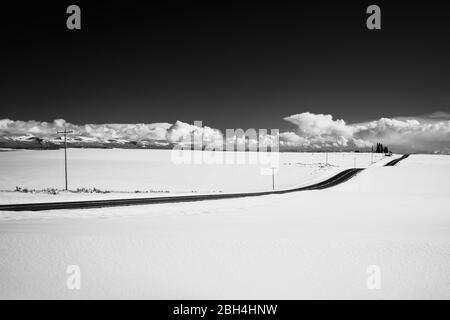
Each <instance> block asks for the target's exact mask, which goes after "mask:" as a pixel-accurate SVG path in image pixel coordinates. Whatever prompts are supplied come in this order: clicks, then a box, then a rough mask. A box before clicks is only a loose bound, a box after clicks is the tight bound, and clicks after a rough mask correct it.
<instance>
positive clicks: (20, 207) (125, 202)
mask: <svg viewBox="0 0 450 320" xmlns="http://www.w3.org/2000/svg"><path fill="white" fill-rule="evenodd" d="M407 157H408V155H404V156H402V157H400V158H398V159H395V160H392V161H390V162H388V163H387V164H386V165H385V166H394V165H396V164H397V163H398V162H399V161H401V160H403V159H406V158H407ZM362 170H364V169H362V168H354V169H346V170H344V171H341V172H339V173H338V174H336V175H334V176H332V177H331V178H328V179H327V180H325V181H321V182H318V183H315V184H312V185H309V186H305V187H300V188H293V189H286V190H275V191H264V192H246V193H226V194H208V195H190V196H172V197H155V198H131V199H110V200H88V201H66V202H41V203H24V204H7V205H0V211H44V210H61V209H92V208H106V207H119V206H134V205H148V204H157V203H179V202H193V201H205V200H220V199H233V198H244V197H256V196H265V195H272V194H285V193H291V192H298V191H308V190H323V189H326V188H330V187H334V186H336V185H338V184H340V183H343V182H345V181H347V180H349V179H351V178H352V177H354V176H355V175H356V174H358V173H359V172H361V171H362Z"/></svg>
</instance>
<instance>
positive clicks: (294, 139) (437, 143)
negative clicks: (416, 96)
mask: <svg viewBox="0 0 450 320" xmlns="http://www.w3.org/2000/svg"><path fill="white" fill-rule="evenodd" d="M449 119H450V114H448V113H444V112H435V113H432V114H430V115H422V116H418V117H398V118H392V119H391V118H381V119H379V120H374V121H369V122H364V123H356V124H346V123H345V121H343V120H333V118H332V116H331V115H323V114H312V113H309V112H305V113H301V114H297V115H292V116H289V117H287V118H285V120H287V121H289V122H291V123H293V124H295V125H296V126H297V130H296V132H295V133H292V132H290V133H284V134H281V135H280V140H281V141H283V144H284V145H289V146H290V147H298V148H299V149H302V148H306V149H308V148H335V149H342V148H350V149H351V148H370V146H372V145H373V144H375V143H377V142H381V143H383V144H384V145H387V146H389V147H390V148H391V149H392V150H394V151H395V152H403V153H408V152H429V153H434V152H443V153H446V150H448V149H449V146H450V120H449Z"/></svg>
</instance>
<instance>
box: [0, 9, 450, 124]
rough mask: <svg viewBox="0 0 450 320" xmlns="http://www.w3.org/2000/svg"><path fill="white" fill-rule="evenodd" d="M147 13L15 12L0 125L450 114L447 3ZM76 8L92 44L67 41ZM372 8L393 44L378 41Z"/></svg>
mask: <svg viewBox="0 0 450 320" xmlns="http://www.w3.org/2000/svg"><path fill="white" fill-rule="evenodd" d="M311 2H312V1H311ZM394 2H395V3H394ZM148 3H149V4H146V5H144V4H143V3H141V2H133V1H125V2H121V3H114V2H112V1H104V2H102V1H96V2H95V4H93V3H92V1H91V2H90V3H89V2H80V1H78V2H65V1H59V2H58V3H56V2H55V3H51V2H49V1H34V2H33V3H32V4H26V3H25V2H21V3H19V4H16V5H14V6H12V5H11V4H9V5H7V4H2V15H1V17H0V36H1V42H2V45H1V53H0V56H1V60H0V61H1V62H0V63H1V80H0V106H1V107H0V118H10V119H13V120H31V119H33V120H42V121H52V120H53V119H56V118H64V119H66V120H67V121H69V122H72V123H76V124H83V123H112V122H114V123H115V122H117V123H136V122H145V123H152V122H171V123H173V122H175V121H176V120H181V121H184V122H190V123H192V121H194V120H203V123H204V125H208V126H212V127H216V128H219V129H222V130H223V129H225V128H244V129H247V128H251V127H253V128H280V129H283V128H287V127H289V126H290V125H289V124H288V123H286V122H285V121H283V120H282V118H283V117H285V116H288V115H291V114H296V113H301V112H305V111H310V112H314V113H330V114H332V115H333V116H334V117H335V118H336V117H337V118H343V119H344V120H346V121H347V122H348V123H353V122H360V121H365V120H371V119H378V118H380V117H394V116H409V115H416V114H417V115H418V114H426V113H430V112H434V111H444V112H449V111H450V90H449V89H450V39H449V38H450V37H449V35H450V23H449V18H448V17H449V5H445V2H444V1H442V2H437V1H427V2H422V4H421V5H419V4H413V3H409V2H403V1H390V3H388V2H386V3H385V2H381V1H378V2H373V1H371V2H366V1H360V2H359V3H353V4H349V3H348V1H345V3H346V4H344V1H333V2H331V1H314V3H315V4H314V5H311V4H309V5H305V4H303V3H302V1H296V2H295V3H296V4H294V3H285V4H281V3H280V2H275V1H272V2H271V3H269V2H267V3H265V2H261V1H254V2H249V3H247V4H242V3H243V2H241V3H240V4H238V3H237V4H234V5H232V4H230V2H229V1H223V2H218V1H216V2H214V3H215V4H214V5H211V4H210V5H206V4H196V5H192V4H189V3H187V1H185V2H184V4H182V3H177V2H173V1H167V2H165V3H164V4H150V3H151V2H150V1H149V2H148ZM447 3H448V1H447ZM70 4H78V5H79V6H80V7H81V11H82V30H80V31H70V30H68V29H67V28H66V18H67V16H68V15H67V14H66V8H67V6H68V5H70ZM370 4H378V5H379V6H380V7H381V12H382V30H376V31H370V30H368V29H367V28H366V18H367V16H368V15H367V14H366V13H365V11H366V8H367V6H368V5H370Z"/></svg>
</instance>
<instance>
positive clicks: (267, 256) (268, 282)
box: [0, 150, 450, 299]
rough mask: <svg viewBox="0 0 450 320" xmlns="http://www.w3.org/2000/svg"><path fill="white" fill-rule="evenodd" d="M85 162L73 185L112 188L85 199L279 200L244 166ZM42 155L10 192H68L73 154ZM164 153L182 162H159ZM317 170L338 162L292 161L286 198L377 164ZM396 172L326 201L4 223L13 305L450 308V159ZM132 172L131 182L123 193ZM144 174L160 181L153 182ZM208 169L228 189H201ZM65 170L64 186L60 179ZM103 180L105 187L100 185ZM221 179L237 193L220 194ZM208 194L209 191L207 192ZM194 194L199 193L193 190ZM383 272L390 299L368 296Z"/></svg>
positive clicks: (66, 214) (20, 160) (21, 216)
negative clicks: (352, 303)
mask: <svg viewBox="0 0 450 320" xmlns="http://www.w3.org/2000/svg"><path fill="white" fill-rule="evenodd" d="M73 151H74V150H69V152H70V154H71V155H72V159H73V160H71V161H73V162H72V164H71V168H72V169H71V170H72V171H71V172H84V173H83V175H82V178H79V177H75V176H72V181H73V182H72V183H74V184H75V183H82V181H89V179H88V178H90V179H91V180H90V181H93V180H95V183H97V182H98V181H100V182H102V183H104V185H81V184H80V187H94V186H95V187H98V188H101V189H103V188H106V189H108V190H110V189H113V190H125V188H124V189H122V187H123V186H128V187H129V188H130V189H128V191H129V190H134V189H135V188H136V189H137V188H140V187H142V188H144V187H145V190H147V189H151V188H158V189H170V191H173V192H188V190H189V189H192V188H197V190H196V191H198V192H211V191H214V190H218V189H219V188H220V190H223V191H224V192H226V191H229V190H233V188H234V186H235V185H237V186H240V187H241V188H242V189H240V190H244V191H253V190H259V189H264V190H267V189H270V188H271V177H270V176H261V175H260V173H259V168H256V169H258V170H256V169H255V170H256V171H257V172H254V173H252V174H253V176H252V174H250V173H248V172H249V171H251V169H250V170H249V169H248V168H247V169H245V168H242V169H238V168H239V166H237V167H236V166H235V168H231V169H223V170H220V168H222V166H220V167H216V168H212V167H207V169H204V168H202V166H197V167H195V166H194V165H190V166H188V167H184V169H183V168H182V167H180V168H179V169H173V170H172V168H173V164H168V163H167V161H163V160H161V158H158V156H154V157H152V159H154V161H155V162H157V163H158V161H160V162H159V163H160V166H159V167H158V169H151V168H147V167H148V166H147V165H145V164H140V161H139V160H134V159H135V156H134V155H132V156H128V157H129V158H130V161H132V162H133V161H134V162H136V163H134V162H133V163H132V165H129V166H128V165H125V166H124V165H123V164H120V163H122V162H123V161H124V159H121V160H112V159H115V158H113V157H109V156H106V155H105V156H104V157H105V158H108V159H109V160H108V161H106V163H104V161H102V160H95V161H92V162H95V163H91V162H89V161H87V160H81V159H80V163H79V165H78V167H76V163H75V159H74V156H75V154H76V152H73ZM84 151H89V152H103V153H105V152H110V151H113V152H123V154H124V157H125V156H126V155H127V152H130V150H95V151H93V150H78V152H80V153H81V152H84ZM15 152H24V154H28V153H31V152H36V153H35V154H38V155H39V156H36V157H42V156H43V155H45V156H46V155H48V157H49V160H48V162H49V163H52V165H50V164H46V162H45V161H37V160H36V159H34V160H33V161H32V162H30V161H27V160H26V159H28V158H29V157H28V156H23V157H22V156H17V154H16V155H15V158H14V157H12V156H10V155H12V154H13V153H15ZM37 152H38V151H13V152H2V153H0V159H1V160H0V162H1V168H0V170H1V172H0V175H1V180H0V181H1V185H0V186H1V188H2V189H3V190H10V189H11V188H14V186H16V185H19V186H24V187H29V188H31V187H32V188H45V187H57V186H58V184H61V178H60V175H61V165H60V164H59V163H57V161H56V160H55V159H57V160H58V161H59V162H61V151H60V150H59V153H58V157H57V156H55V155H53V154H51V153H52V152H55V151H45V152H43V153H37ZM47 152H48V153H47ZM56 152H58V151H56ZM160 152H161V154H163V152H166V153H167V152H169V151H154V152H153V153H155V154H156V153H160ZM8 157H9V160H8V159H6V160H5V158H8ZM79 157H81V158H83V157H85V156H84V155H83V156H82V155H79ZM160 157H162V158H164V156H160ZM166 157H167V156H166ZM283 157H287V158H289V157H291V158H290V159H287V158H283ZM306 157H311V158H312V159H311V161H310V162H309V164H312V163H320V162H322V163H323V162H325V161H324V157H325V154H315V155H312V154H297V155H295V154H286V155H283V154H282V155H281V160H280V170H279V174H278V175H277V176H276V177H278V183H279V185H277V186H278V187H280V188H281V187H291V186H294V185H303V184H304V183H306V182H308V181H310V182H313V180H316V179H321V178H323V177H325V176H326V175H330V174H331V173H332V171H334V172H336V171H339V170H342V169H345V168H346V167H353V165H354V161H355V160H354V157H357V160H356V161H357V166H358V167H367V166H368V164H370V155H367V154H366V155H364V154H361V155H355V154H329V157H330V158H329V163H331V164H336V165H338V166H337V167H329V168H328V167H325V168H323V166H322V165H313V166H311V165H307V164H308V162H307V160H306ZM316 157H321V160H320V159H316ZM333 157H334V158H333ZM10 159H16V160H15V162H16V163H12V162H11V160H10ZM158 159H159V160H158ZM333 159H335V160H333ZM339 159H340V161H341V162H340V163H338V161H339ZM344 159H347V160H344ZM363 159H364V160H363ZM388 160H391V159H383V160H380V161H378V162H377V163H376V164H375V165H373V166H369V168H368V169H366V170H365V171H363V172H361V173H360V174H358V175H357V176H356V177H354V178H353V179H351V180H349V181H347V182H345V183H343V184H341V185H338V186H336V187H333V188H330V189H326V190H318V191H304V192H295V193H289V194H283V195H270V196H260V197H252V198H241V199H226V200H214V201H200V202H192V203H175V204H154V205H144V206H135V207H116V208H103V209H88V210H55V211H44V212H0V298H3V299H5V298H6V299H10V298H19V299H22V298H32V299H39V298H40V299H47V298H61V299H81V298H106V299H109V298H119V299H122V298H123V299H128V298H137V299H139V298H148V299H216V298H217V299H314V298H319V299H320V298H324V299H333V298H339V299H351V298H358V299H365V298H367V299H408V298H412V299H420V298H424V299H442V298H444V299H449V298H450V180H449V179H448V177H449V173H450V156H437V155H436V156H435V155H412V156H410V157H409V158H407V159H406V160H403V161H401V162H400V163H399V164H398V165H397V166H395V167H381V165H382V164H383V163H385V162H387V161H388ZM96 161H97V162H96ZM114 161H117V164H116V163H114ZM363 161H365V163H364V162H363ZM119 162H120V163H119ZM32 163H33V164H32ZM288 163H291V164H290V165H289V164H288ZM295 163H302V164H298V165H295ZM5 164H6V165H8V166H9V168H5ZM35 165H36V166H37V165H39V166H42V169H40V170H36V167H34V166H35ZM108 166H110V167H109V168H111V169H113V167H114V166H117V167H120V166H122V167H124V168H123V169H122V171H120V170H116V168H117V167H114V170H113V172H114V173H113V174H111V175H112V176H113V177H115V179H113V180H107V179H108V177H109V176H108V175H107V174H106V171H110V170H105V171H104V170H103V168H108ZM283 166H284V167H283ZM190 167H192V168H191V169H189V170H191V171H192V172H191V171H189V170H187V169H188V168H190ZM203 167H206V166H203ZM242 167H245V166H242ZM21 168H22V169H21ZM127 168H130V176H131V178H130V179H129V180H124V178H125V177H126V174H127V170H128V169H127ZM143 168H146V170H149V173H144V172H143V173H142V176H141V175H139V174H138V172H142V170H141V169H143ZM211 168H212V169H211ZM76 169H79V170H76ZM43 170H44V171H43ZM45 170H47V171H45ZM83 170H84V171H83ZM134 170H135V171H134ZM176 170H179V171H176ZM186 170H187V171H186ZM208 170H211V172H212V171H215V172H216V178H214V179H212V178H210V177H204V176H201V177H197V179H194V178H195V177H196V176H197V175H198V174H202V175H204V174H205V173H207V172H208ZM227 170H229V171H227ZM235 170H238V171H237V172H235ZM239 170H240V171H239ZM296 170H298V171H296ZM53 171H55V175H54V178H52V177H53V176H49V174H50V173H52V172H53ZM150 171H152V172H153V173H150ZM169 171H170V172H169ZM199 171H200V172H199ZM145 172H146V171H145ZM183 172H190V173H186V174H187V175H189V174H191V175H192V179H194V180H191V179H189V178H187V177H185V176H184V173H183ZM283 172H285V173H283ZM182 173H183V174H182ZM72 174H74V173H72ZM96 174H97V176H95V175H96ZM147 174H148V175H147ZM211 174H212V173H211ZM99 175H100V176H101V177H103V178H104V179H100V178H98V179H94V178H93V177H98V176H99ZM230 175H232V176H231V177H230ZM257 175H258V176H261V178H260V179H261V181H263V182H261V184H258V183H255V185H256V187H254V184H253V181H251V179H252V177H256V176H257ZM283 175H284V177H285V178H282V177H283ZM165 176H166V177H168V178H167V179H166V180H164V177H165ZM224 176H226V177H224ZM118 177H121V178H120V179H119V178H118ZM146 177H148V178H149V181H152V186H151V188H148V187H147V184H148V182H146ZM150 177H153V178H154V179H150ZM221 177H222V178H223V179H224V180H227V182H225V184H226V185H219V184H218V183H219V182H220V180H217V179H220V178H221ZM225 178H226V179H225ZM46 179H48V180H46ZM77 179H80V180H78V182H77ZM86 179H87V180H86ZM158 179H161V180H158ZM177 179H179V180H177ZM205 179H206V180H205ZM255 179H256V180H255V181H259V180H257V178H255ZM283 179H284V180H283ZM297 179H298V180H299V181H297ZM104 180H105V181H104ZM120 180H122V182H121V181H120ZM248 180H250V181H248ZM267 180H268V181H267ZM115 181H117V182H115ZM129 181H133V183H132V185H131V186H130V183H129ZM135 181H136V182H135ZM161 181H162V182H161ZM181 181H182V182H183V183H182V182H181ZM198 181H207V182H205V183H204V184H202V185H201V186H200V184H198ZM184 182H186V183H188V188H185V189H184V188H183V187H184V186H185V184H184ZM114 183H117V184H116V185H115V184H114ZM121 183H122V184H121ZM134 183H136V184H134ZM139 183H143V184H142V185H139ZM164 183H165V184H164ZM267 184H269V186H268V187H266V185H267ZM11 194H18V193H11ZM60 196H61V195H59V196H53V197H60ZM48 197H50V195H48ZM9 199H10V200H7V201H4V202H9V201H11V198H9ZM70 265H77V266H79V267H80V270H81V288H80V289H79V290H69V289H68V288H67V285H66V281H67V278H68V277H69V275H68V274H67V273H66V270H67V267H68V266H70ZM372 265H376V266H378V267H379V270H380V271H381V273H380V280H381V282H380V283H381V288H380V289H378V290H377V289H375V290H370V289H368V287H367V284H366V283H367V279H368V278H369V277H370V274H368V273H367V268H368V267H369V266H372Z"/></svg>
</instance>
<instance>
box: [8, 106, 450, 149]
mask: <svg viewBox="0 0 450 320" xmlns="http://www.w3.org/2000/svg"><path fill="white" fill-rule="evenodd" d="M284 120H286V121H287V122H288V123H290V124H291V125H292V126H293V129H292V130H289V131H284V132H281V133H279V134H278V138H279V141H280V150H281V151H307V150H309V151H310V150H317V151H320V150H330V151H333V150H336V151H337V150H356V149H362V150H369V149H370V148H371V147H372V145H374V144H376V143H377V142H381V143H383V144H384V145H387V146H389V148H390V149H391V150H393V151H394V152H398V153H446V154H448V153H450V114H448V113H444V112H435V113H432V114H428V115H421V116H415V117H397V118H381V119H378V120H373V121H368V122H363V123H354V124H347V123H346V122H345V121H344V120H343V119H333V116H332V115H329V114H314V113H310V112H304V113H299V114H294V115H290V116H288V117H285V118H284ZM64 128H67V129H69V130H72V131H73V134H72V135H71V136H72V137H78V139H83V141H128V142H139V143H143V142H144V144H145V142H148V141H151V142H157V143H159V144H161V145H185V144H189V143H191V138H192V136H193V134H194V135H196V136H201V137H203V146H206V147H208V148H215V149H220V148H221V147H222V146H223V143H224V141H226V142H227V141H230V140H232V141H238V140H240V139H241V140H242V137H228V140H226V139H225V137H224V136H223V134H222V132H221V131H220V130H218V129H215V128H211V127H207V126H202V125H195V124H194V125H193V124H188V123H184V122H181V121H177V122H175V123H174V124H170V123H151V124H143V123H141V124H85V125H75V124H71V123H68V122H66V121H65V120H63V119H57V120H54V121H53V122H39V121H34V120H30V121H14V120H9V119H3V120H0V137H2V138H13V139H14V138H20V137H23V136H25V137H26V136H33V137H37V138H41V139H49V140H52V139H60V138H59V136H58V134H57V133H56V132H57V131H59V130H63V129H64ZM236 129H237V128H236ZM268 129H269V128H268ZM244 130H245V128H244ZM264 139H265V140H270V139H267V137H264ZM244 140H245V139H244ZM250 140H252V139H248V141H249V142H250V143H253V142H252V141H253V140H252V141H250ZM270 141H272V140H270Z"/></svg>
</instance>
